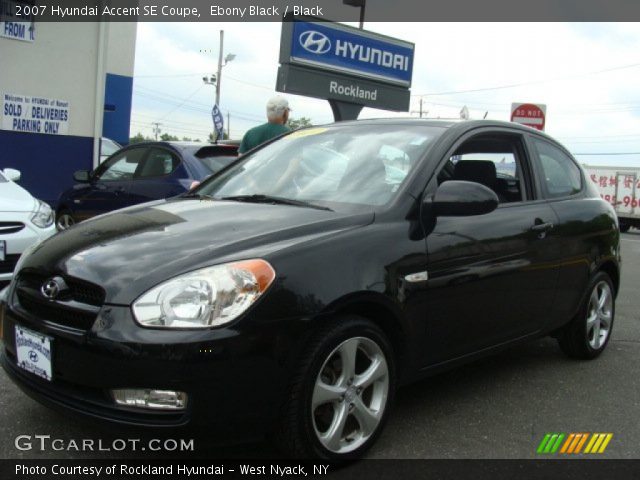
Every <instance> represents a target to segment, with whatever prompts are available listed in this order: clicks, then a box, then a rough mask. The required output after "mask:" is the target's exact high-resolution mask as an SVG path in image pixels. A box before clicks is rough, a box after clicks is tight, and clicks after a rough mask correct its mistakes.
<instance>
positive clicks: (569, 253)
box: [529, 135, 613, 326]
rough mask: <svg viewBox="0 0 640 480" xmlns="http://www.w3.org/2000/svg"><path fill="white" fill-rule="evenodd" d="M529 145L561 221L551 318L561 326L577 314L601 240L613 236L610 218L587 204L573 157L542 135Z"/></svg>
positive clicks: (544, 193) (533, 138) (545, 193)
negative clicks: (556, 283)
mask: <svg viewBox="0 0 640 480" xmlns="http://www.w3.org/2000/svg"><path fill="white" fill-rule="evenodd" d="M529 141H530V143H531V147H532V148H531V150H532V151H533V153H534V159H535V160H536V161H535V165H536V167H537V169H538V172H539V175H538V177H539V178H540V180H541V181H540V183H541V188H542V194H543V196H544V197H545V198H546V199H547V201H548V203H549V206H550V207H551V208H552V209H553V210H554V212H555V213H556V215H557V217H558V221H557V225H556V229H555V230H556V235H557V236H558V241H559V243H560V252H561V255H562V258H561V259H560V262H559V264H560V271H559V282H558V295H557V299H556V301H555V302H554V312H553V313H554V315H553V316H552V317H550V318H549V323H550V324H551V326H554V325H556V326H558V325H561V324H562V323H564V322H566V321H568V320H569V319H570V318H572V317H573V315H574V314H575V312H576V309H577V306H578V305H579V304H580V301H581V299H582V295H584V292H585V291H586V288H587V284H588V282H589V278H590V276H591V271H590V268H591V264H592V259H593V256H594V252H595V251H599V250H600V245H599V242H600V241H601V238H602V237H606V236H607V235H610V234H612V233H613V232H612V231H611V230H610V229H609V225H610V221H608V219H607V218H606V214H605V213H604V212H603V211H602V210H601V209H597V208H593V207H592V205H591V204H592V202H589V201H585V197H584V193H583V192H584V190H585V188H586V185H585V183H586V182H585V181H584V178H583V175H582V172H581V170H580V167H579V166H578V164H577V162H576V161H575V160H574V159H573V158H572V157H571V156H570V154H569V153H568V152H567V151H565V150H564V149H562V148H561V147H560V146H559V145H557V144H555V143H552V142H550V141H549V140H547V139H546V138H543V137H541V136H538V135H529ZM595 198H598V197H595ZM598 201H599V199H598ZM603 216H604V218H603Z"/></svg>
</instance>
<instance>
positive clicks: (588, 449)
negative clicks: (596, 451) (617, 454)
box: [584, 433, 598, 453]
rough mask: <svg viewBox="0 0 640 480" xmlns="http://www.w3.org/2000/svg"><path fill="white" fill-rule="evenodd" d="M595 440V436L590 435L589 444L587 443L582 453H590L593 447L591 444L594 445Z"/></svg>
mask: <svg viewBox="0 0 640 480" xmlns="http://www.w3.org/2000/svg"><path fill="white" fill-rule="evenodd" d="M596 438H598V435H597V434H595V433H594V434H593V435H591V440H589V443H587V448H585V449H584V453H591V447H593V444H594V443H596Z"/></svg>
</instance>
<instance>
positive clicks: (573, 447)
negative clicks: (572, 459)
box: [567, 433, 582, 453]
mask: <svg viewBox="0 0 640 480" xmlns="http://www.w3.org/2000/svg"><path fill="white" fill-rule="evenodd" d="M580 438H582V436H581V435H580V434H579V433H576V436H575V438H574V439H573V442H571V446H570V447H569V450H568V451H567V453H573V450H574V449H575V448H576V445H577V444H578V442H579V441H580Z"/></svg>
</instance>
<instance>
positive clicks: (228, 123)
mask: <svg viewBox="0 0 640 480" xmlns="http://www.w3.org/2000/svg"><path fill="white" fill-rule="evenodd" d="M227 139H229V140H231V113H230V112H229V111H228V110H227Z"/></svg>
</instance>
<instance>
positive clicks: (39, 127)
mask: <svg viewBox="0 0 640 480" xmlns="http://www.w3.org/2000/svg"><path fill="white" fill-rule="evenodd" d="M2 129H3V130H11V131H14V132H26V133H44V134H49V135H66V134H67V132H68V131H69V102H67V101H65V100H58V99H53V98H42V97H34V96H31V95H17V94H11V93H4V94H3V95H2Z"/></svg>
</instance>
